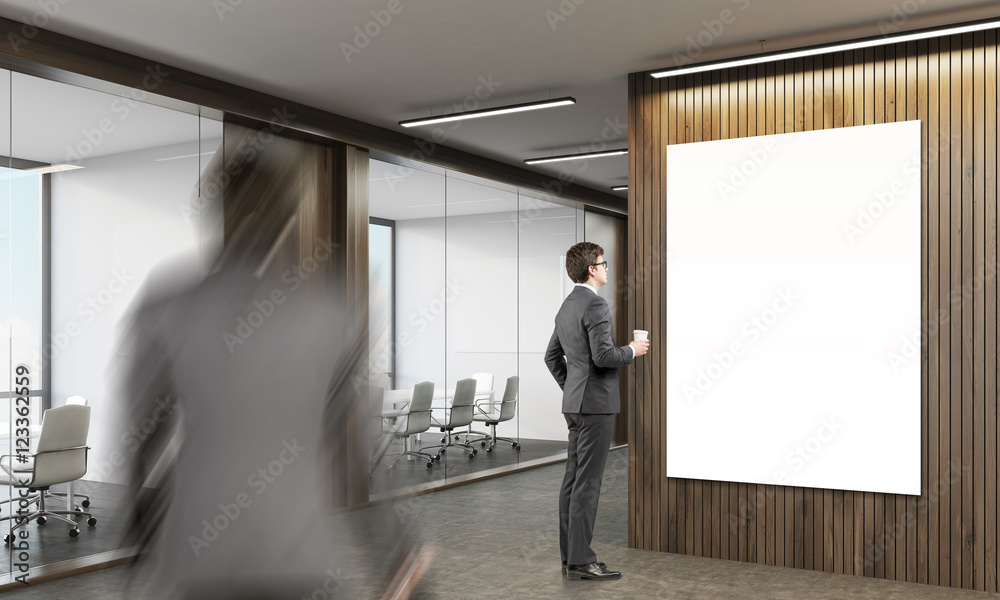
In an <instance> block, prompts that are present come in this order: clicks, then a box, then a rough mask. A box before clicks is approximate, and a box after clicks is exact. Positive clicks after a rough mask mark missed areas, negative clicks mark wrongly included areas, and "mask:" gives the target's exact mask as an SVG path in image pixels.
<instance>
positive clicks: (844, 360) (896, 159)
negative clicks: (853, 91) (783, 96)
mask: <svg viewBox="0 0 1000 600" xmlns="http://www.w3.org/2000/svg"><path fill="white" fill-rule="evenodd" d="M666 199H667V200H666V211H665V212H666V219H667V223H666V226H667V229H666V231H667V250H668V261H667V274H666V299H667V303H666V304H667V309H666V310H667V315H666V317H667V329H666V331H667V339H666V340H664V343H665V344H666V360H667V365H666V388H667V411H666V413H667V476H669V477H679V478H693V479H708V480H719V481H733V482H746V483H763V484H780V485H789V486H805V487H815V488H827V489H843V490H858V491H872V492H885V493H897V494H919V493H920V483H921V482H920V356H919V354H920V122H919V121H909V122H902V123H891V124H883V125H870V126H861V127H847V128H840V129H829V130H824V131H812V132H802V133H791V134H781V135H770V136H759V137H752V138H741V139H733V140H724V141H713V142H703V143H692V144H681V145H671V146H668V147H667V189H666ZM639 325H640V326H641V325H642V324H641V323H640V324H639ZM653 343H656V340H653Z"/></svg>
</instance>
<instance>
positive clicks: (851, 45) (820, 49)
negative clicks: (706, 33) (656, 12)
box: [650, 19, 1000, 79]
mask: <svg viewBox="0 0 1000 600" xmlns="http://www.w3.org/2000/svg"><path fill="white" fill-rule="evenodd" d="M997 27H1000V20H997V19H990V20H986V21H974V22H971V23H966V24H963V25H946V26H943V27H935V28H931V29H921V30H919V31H914V32H911V33H901V34H895V35H885V36H881V35H880V36H873V37H867V38H859V39H856V40H850V41H847V42H839V43H834V44H820V45H816V46H807V47H805V48H799V49H797V50H779V51H775V52H766V53H764V54H755V55H753V56H750V57H747V58H736V59H725V60H717V61H712V62H707V63H703V64H700V65H691V66H689V67H671V68H669V69H663V70H662V71H654V72H653V73H650V75H652V76H653V77H656V78H657V79H659V78H661V77H675V76H677V75H689V74H691V73H701V72H704V71H715V70H717V69H728V68H731V67H742V66H746V65H754V64H760V63H765V62H773V61H778V60H788V59H790V58H801V57H803V56H815V55H817V54H828V53H831V52H843V51H846V50H856V49H858V48H872V47H875V46H885V45H888V44H898V43H900V42H911V41H914V40H922V39H927V38H932V37H941V36H946V35H956V34H960V33H971V32H973V31H982V30H984V29H994V28H997Z"/></svg>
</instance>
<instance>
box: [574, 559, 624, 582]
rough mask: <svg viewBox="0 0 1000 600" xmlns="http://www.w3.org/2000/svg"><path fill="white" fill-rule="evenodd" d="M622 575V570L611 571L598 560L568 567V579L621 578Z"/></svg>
mask: <svg viewBox="0 0 1000 600" xmlns="http://www.w3.org/2000/svg"><path fill="white" fill-rule="evenodd" d="M621 576H622V574H621V572H620V571H609V570H608V569H607V567H605V566H604V565H602V564H601V563H596V562H592V563H589V564H586V565H569V566H568V567H566V579H621Z"/></svg>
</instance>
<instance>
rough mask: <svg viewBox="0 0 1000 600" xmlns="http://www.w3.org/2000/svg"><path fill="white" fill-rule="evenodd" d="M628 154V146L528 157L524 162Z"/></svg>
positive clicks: (545, 161) (536, 162) (544, 161)
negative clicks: (598, 150) (579, 152)
mask: <svg viewBox="0 0 1000 600" xmlns="http://www.w3.org/2000/svg"><path fill="white" fill-rule="evenodd" d="M622 154H628V148H618V149H616V150H602V151H601V152H584V153H582V154H561V155H559V156H542V157H540V158H526V159H524V162H525V163H526V164H529V165H537V164H541V163H548V162H558V161H560V160H580V159H584V158H604V157H605V156H621V155H622Z"/></svg>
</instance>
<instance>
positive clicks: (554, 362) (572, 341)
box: [545, 242, 649, 579]
mask: <svg viewBox="0 0 1000 600" xmlns="http://www.w3.org/2000/svg"><path fill="white" fill-rule="evenodd" d="M566 273H567V274H568V275H569V277H570V279H572V280H573V281H574V282H575V283H576V287H575V288H574V289H573V291H572V292H571V293H570V295H569V296H567V297H566V299H565V300H564V301H563V304H562V307H560V308H559V312H558V313H557V314H556V319H555V322H556V323H555V331H553V332H552V338H551V339H550V340H549V346H548V348H547V349H546V351H545V364H546V365H547V366H548V368H549V371H551V372H552V376H553V377H555V379H556V382H557V383H558V384H559V387H560V388H562V390H563V405H562V412H563V416H564V417H565V418H566V425H567V426H568V427H569V448H568V452H567V457H566V476H565V477H564V478H563V483H562V489H561V490H560V493H559V552H560V554H561V555H562V561H563V569H564V570H565V572H566V578H567V579H618V578H620V577H621V575H622V574H621V573H620V572H618V571H612V570H610V569H608V568H607V566H606V565H605V564H604V563H602V562H598V561H597V555H596V554H595V553H594V551H593V549H591V547H590V543H591V541H592V540H593V539H594V518H595V517H596V516H597V503H598V500H599V498H600V495H601V480H602V479H603V477H604V465H605V463H606V462H607V458H608V449H609V448H610V447H611V436H612V430H613V427H614V419H615V414H616V413H617V412H618V411H619V408H620V400H619V397H618V396H619V394H618V367H621V366H623V365H627V364H629V363H631V362H632V359H633V358H635V357H637V356H642V355H643V354H646V352H647V351H648V350H649V341H648V340H641V341H635V342H631V343H630V344H629V345H628V346H621V347H615V344H614V340H615V331H614V324H613V323H612V322H611V309H610V308H609V307H608V303H607V301H606V300H604V298H601V297H600V296H598V295H597V290H599V289H600V288H601V286H603V285H605V284H606V283H608V263H607V261H606V260H604V249H603V248H601V247H600V246H598V245H597V244H594V243H591V242H581V243H579V244H576V245H574V246H573V247H572V248H570V249H569V251H568V252H567V253H566Z"/></svg>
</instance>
